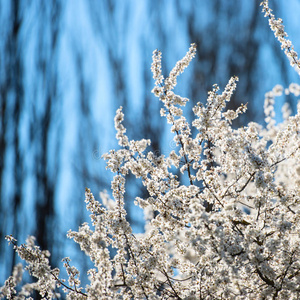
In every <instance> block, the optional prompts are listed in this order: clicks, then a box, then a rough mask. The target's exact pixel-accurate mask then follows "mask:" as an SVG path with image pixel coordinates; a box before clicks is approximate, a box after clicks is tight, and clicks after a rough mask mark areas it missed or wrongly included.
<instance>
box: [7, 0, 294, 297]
mask: <svg viewBox="0 0 300 300" xmlns="http://www.w3.org/2000/svg"><path fill="white" fill-rule="evenodd" d="M261 5H262V6H263V11H264V12H265V16H266V17H268V18H269V23H270V26H271V29H272V30H273V31H274V33H275V36H276V37H277V38H278V40H279V41H280V42H281V45H282V48H283V49H284V51H285V53H286V55H287V56H288V57H289V59H290V62H291V64H292V65H293V66H295V67H296V70H297V71H298V72H299V70H300V68H299V67H300V61H299V58H298V56H297V53H296V52H295V51H294V48H293V46H292V44H291V42H290V41H289V40H287V39H286V37H287V34H286V33H285V31H284V29H283V25H282V21H281V20H280V19H278V20H276V19H275V17H274V15H273V14H272V12H271V9H269V7H268V1H267V0H266V1H263V2H262V4H261ZM195 53H196V45H195V44H192V45H191V47H190V49H189V51H188V52H187V54H186V55H185V56H184V58H183V59H182V60H180V61H179V62H177V64H176V65H175V67H174V68H173V70H172V71H171V72H170V74H169V77H167V78H164V77H163V76H162V72H161V52H159V51H157V50H155V51H154V53H153V63H152V67H151V69H152V72H153V77H154V79H155V87H154V88H153V90H152V92H153V93H154V95H155V96H156V97H158V98H159V100H160V101H161V102H162V105H163V108H162V109H161V112H160V113H161V116H164V117H165V118H166V119H167V122H168V123H169V124H170V125H171V131H172V133H173V134H174V142H175V143H176V145H177V147H176V149H175V150H174V149H173V150H172V151H170V153H169V155H167V156H165V155H156V154H154V153H152V152H151V151H147V146H149V145H150V140H145V139H142V140H139V141H134V140H131V141H130V140H129V139H128V137H127V136H126V129H125V128H124V126H123V124H122V122H123V118H124V115H123V113H122V107H120V108H119V109H118V110H117V113H116V116H115V128H116V130H117V135H116V137H117V139H118V142H119V145H120V149H119V150H111V151H110V152H109V153H107V154H105V155H104V158H105V159H106V160H107V168H109V169H110V170H111V171H112V172H114V173H115V174H116V175H115V176H114V178H113V180H112V184H111V188H112V195H113V199H110V197H109V196H108V194H107V193H101V199H102V201H101V203H100V202H98V201H97V200H95V198H94V196H93V194H92V193H91V191H90V190H89V189H86V193H85V196H86V199H85V202H86V204H87V209H88V210H89V212H90V217H91V222H92V225H93V227H92V228H91V227H90V226H89V225H88V223H84V224H82V226H80V228H79V230H78V232H74V231H69V232H68V234H67V236H68V238H72V239H74V241H75V242H76V243H78V244H79V246H80V248H81V250H82V251H84V252H85V254H86V255H87V256H89V257H90V259H91V261H92V263H93V268H92V269H90V270H89V271H88V274H87V275H88V278H89V284H88V285H87V286H86V287H82V286H81V282H80V277H79V275H80V274H79V271H78V270H77V269H76V268H75V267H73V266H72V265H71V262H70V258H68V257H67V258H64V259H63V262H64V266H65V268H66V271H67V274H68V281H66V280H64V279H62V278H61V277H60V270H59V269H58V268H55V269H52V268H51V266H50V265H49V260H48V257H49V255H50V253H49V252H48V251H42V250H41V249H40V248H39V247H38V246H37V245H35V242H34V237H29V238H28V239H27V241H26V243H25V244H22V245H18V244H17V241H16V240H15V239H14V238H13V237H12V236H7V237H6V238H7V240H8V241H9V242H10V243H12V244H13V246H14V249H15V250H16V251H17V253H18V254H19V256H20V257H21V258H22V259H23V260H25V261H26V267H25V269H26V270H28V272H29V274H30V275H32V276H33V277H35V278H36V279H37V281H36V282H34V283H30V284H25V285H23V286H21V287H20V288H18V292H17V290H16V289H17V285H18V284H19V283H20V282H21V281H22V272H23V267H22V265H17V266H16V267H15V269H14V271H13V274H12V276H10V277H9V278H8V279H7V280H6V282H5V285H4V286H3V287H2V288H1V296H3V297H7V298H8V299H25V298H27V297H30V295H31V294H32V292H33V291H34V290H37V291H38V292H39V293H40V295H41V296H42V297H44V298H46V299H52V298H57V297H59V293H58V288H59V287H62V288H63V292H65V293H66V297H67V299H186V300H187V299H299V298H300V260H299V258H300V208H299V202H300V189H299V187H300V151H299V148H300V138H299V134H300V105H298V111H297V114H296V115H295V116H290V113H289V109H288V107H287V106H286V105H285V106H284V107H283V117H284V121H283V122H282V123H281V124H276V122H275V120H274V116H275V114H274V100H275V98H276V97H277V96H280V95H282V93H285V94H289V93H293V94H294V95H296V96H299V95H300V86H299V85H297V84H291V85H290V86H289V88H287V89H283V88H282V87H281V86H275V88H274V89H273V90H272V91H270V92H268V93H267V94H266V97H265V105H264V111H265V116H266V119H265V121H266V127H265V128H263V127H262V126H261V125H259V124H257V123H254V122H251V123H249V124H248V126H245V127H241V128H238V129H234V128H233V127H232V121H233V120H234V119H236V118H237V117H238V116H239V114H241V113H243V112H245V110H246V105H243V104H242V105H241V106H240V107H239V108H237V109H236V110H229V109H226V105H227V103H228V102H229V101H230V98H231V96H232V94H233V93H234V90H235V89H236V82H237V81H238V78H237V77H232V78H231V79H230V80H229V82H228V84H227V85H226V87H225V89H224V91H223V92H222V93H220V92H219V87H218V86H217V85H214V86H213V88H212V90H211V91H210V92H209V93H208V98H207V102H206V104H205V105H203V104H201V103H198V104H197V105H196V106H195V107H194V108H193V112H194V115H195V118H194V120H193V122H192V123H191V124H189V122H188V121H187V120H186V118H185V117H184V116H183V111H182V106H184V105H185V104H186V103H187V101H188V99H186V98H183V97H181V96H179V95H176V94H175V93H174V91H173V90H174V87H175V86H176V83H177V77H178V76H179V75H180V73H182V72H183V71H184V69H185V68H186V67H187V66H188V65H189V63H190V62H191V60H192V59H193V58H194V56H195ZM192 127H193V128H194V129H195V132H196V134H192ZM178 169H179V170H180V172H181V173H182V174H183V175H182V176H183V177H185V178H186V180H185V181H184V182H185V183H186V184H184V183H183V182H180V180H179V179H178V176H177V175H176V170H178ZM128 173H132V174H133V175H134V176H135V177H136V178H139V179H140V180H141V181H142V183H143V185H144V187H145V189H147V192H148V197H147V198H144V199H142V198H140V197H137V198H136V199H135V204H136V205H139V206H140V207H141V208H142V209H143V210H144V213H145V222H146V224H145V233H143V234H134V233H133V232H132V229H131V226H130V224H129V222H128V221H127V220H126V210H125V208H124V194H125V181H126V175H127V174H128ZM245 207H246V208H247V209H248V211H247V212H246V211H245ZM112 249H114V251H112Z"/></svg>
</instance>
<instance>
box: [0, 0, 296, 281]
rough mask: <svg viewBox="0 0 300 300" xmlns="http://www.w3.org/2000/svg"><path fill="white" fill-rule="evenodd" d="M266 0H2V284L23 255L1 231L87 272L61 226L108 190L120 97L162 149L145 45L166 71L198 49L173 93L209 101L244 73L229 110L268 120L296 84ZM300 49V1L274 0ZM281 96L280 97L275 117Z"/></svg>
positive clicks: (136, 222)
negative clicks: (89, 194)
mask: <svg viewBox="0 0 300 300" xmlns="http://www.w3.org/2000/svg"><path fill="white" fill-rule="evenodd" d="M260 1H261V0H253V1H249V0H240V1H236V0H209V1H204V0H188V1H185V0H51V1H40V0H0V36H1V38H0V285H3V283H4V281H5V279H6V278H7V277H8V276H9V275H10V273H11V271H12V266H13V265H15V264H16V263H17V262H18V261H19V260H18V258H17V256H16V255H15V253H14V252H13V249H12V246H8V245H7V242H6V241H5V240H4V236H5V235H7V234H12V235H13V236H14V237H15V238H17V239H18V241H19V242H20V243H23V242H24V241H25V239H26V237H27V236H28V235H29V234H30V235H35V236H36V238H37V243H38V245H40V246H41V247H42V248H43V249H48V250H50V251H51V253H52V256H51V263H52V265H53V266H61V262H60V260H61V258H63V257H65V256H70V257H71V259H72V263H74V264H75V265H76V266H77V267H78V268H79V269H80V270H81V271H82V272H84V271H85V270H86V269H87V268H88V267H89V259H88V258H86V257H85V256H84V254H82V253H80V250H79V247H78V245H76V244H74V243H73V242H72V241H68V240H67V239H66V237H65V234H66V232H67V230H68V229H72V230H77V229H78V226H79V224H81V223H83V222H85V221H88V220H89V218H88V213H87V212H86V210H85V203H84V189H85V187H89V188H91V190H92V191H93V193H94V195H95V197H96V199H99V192H100V191H102V190H104V189H106V190H108V191H109V190H110V180H111V179H112V176H113V175H112V174H111V173H110V172H109V171H105V162H104V161H103V160H102V159H101V156H102V154H104V153H105V152H107V151H109V150H110V149H112V148H116V147H118V145H117V143H116V141H115V130H114V127H113V118H114V114H115V111H116V109H117V108H118V107H119V106H121V105H122V106H123V108H124V112H125V125H126V126H127V129H128V130H127V134H128V136H129V138H131V139H140V138H150V139H151V140H152V145H151V147H150V149H151V150H152V151H156V153H162V154H168V151H169V149H170V148H171V147H172V145H173V144H172V136H171V135H170V134H169V133H168V129H169V126H168V125H167V123H166V121H165V120H164V119H162V118H161V117H160V115H159V110H160V107H161V103H159V101H158V100H157V98H155V97H154V96H153V95H152V94H151V89H152V88H153V83H154V81H153V79H152V74H151V71H150V66H151V57H152V52H153V50H155V49H156V48H158V49H159V50H161V51H162V53H163V72H164V75H167V74H168V72H169V71H170V70H171V68H172V67H173V66H174V65H175V63H176V62H177V61H178V60H179V59H181V58H182V57H183V56H184V54H185V53H186V51H187V50H188V48H189V45H190V43H192V42H195V43H197V45H198V52H197V56H196V58H195V60H194V61H193V62H192V63H191V65H190V67H189V68H188V69H187V70H186V71H185V73H184V74H182V75H181V77H180V78H179V79H178V82H179V83H178V86H177V88H176V90H175V92H176V93H178V94H180V95H182V96H185V97H188V98H190V99H191V104H190V105H188V107H187V109H186V113H187V116H188V118H190V119H191V118H192V113H191V107H192V105H193V104H195V103H196V102H198V101H201V102H205V100H206V97H207V92H208V90H210V89H211V86H212V85H213V84H214V83H218V84H219V85H220V87H221V89H222V88H223V87H224V86H225V84H226V83H227V82H228V80H229V78H230V76H232V75H237V76H239V78H240V81H239V83H238V89H237V91H236V93H235V95H234V97H233V99H232V102H231V103H230V108H234V107H237V106H238V105H239V104H240V103H246V102H248V112H247V113H246V114H245V115H244V116H242V117H241V118H240V119H239V121H238V122H236V123H235V126H239V125H243V124H246V123H247V122H249V121H256V122H259V123H261V124H263V123H264V115H263V101H264V93H265V92H267V91H269V90H270V89H272V88H273V86H274V85H275V84H282V85H283V86H285V87H287V86H288V85H289V83H290V82H298V83H299V78H298V75H297V73H296V72H295V71H294V70H293V69H292V68H291V67H290V66H289V62H288V59H287V58H286V57H285V56H284V54H283V52H282V51H281V49H280V44H279V42H277V41H276V40H275V38H274V35H273V33H272V32H271V30H270V28H269V25H268V20H267V19H266V18H264V16H263V14H262V13H261V7H260V6H259V3H260ZM270 6H271V7H272V8H273V9H274V13H275V15H276V16H277V17H281V18H282V19H283V20H284V24H285V26H286V27H285V28H286V31H287V32H288V33H289V37H290V39H291V40H292V41H293V43H294V45H295V48H296V51H298V52H300V39H299V34H300V32H299V28H300V17H299V16H300V1H299V0H289V1H285V0H276V1H270ZM284 101H288V102H289V103H290V105H291V108H292V110H293V111H295V108H296V99H295V98H292V97H282V98H279V99H278V100H277V102H276V105H275V107H276V112H277V113H278V114H277V120H278V121H280V120H281V116H280V109H281V106H282V104H283V102H284ZM143 193H144V192H143V190H142V185H141V182H139V181H135V180H133V178H131V177H129V179H128V184H127V193H126V206H127V209H128V220H129V221H130V223H131V224H132V226H133V229H134V231H135V232H142V231H143V213H142V211H141V210H139V209H138V208H136V207H135V206H134V205H133V201H134V198H135V196H143Z"/></svg>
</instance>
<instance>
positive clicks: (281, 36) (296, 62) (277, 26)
mask: <svg viewBox="0 0 300 300" xmlns="http://www.w3.org/2000/svg"><path fill="white" fill-rule="evenodd" d="M260 5H261V6H263V12H264V13H265V17H268V18H269V25H270V28H271V29H272V31H273V32H274V35H275V37H276V38H277V39H278V41H279V42H280V43H281V49H283V50H284V53H285V55H286V56H287V58H288V59H289V61H290V64H291V66H293V67H295V69H296V71H297V73H298V74H299V75H300V59H299V57H298V54H297V52H296V51H295V49H294V46H293V44H292V42H291V41H290V40H288V39H287V36H288V34H287V33H286V32H285V31H284V26H283V24H282V19H280V18H278V19H276V18H275V16H274V15H273V14H272V9H270V8H269V0H263V1H262V2H261V4H260Z"/></svg>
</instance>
